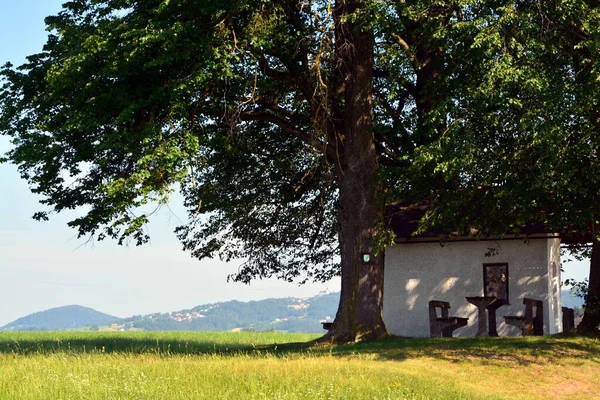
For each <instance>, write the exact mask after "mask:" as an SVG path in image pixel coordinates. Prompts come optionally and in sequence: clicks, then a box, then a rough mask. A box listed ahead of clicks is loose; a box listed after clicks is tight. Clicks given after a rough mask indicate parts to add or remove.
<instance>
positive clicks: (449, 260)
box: [383, 233, 562, 337]
mask: <svg viewBox="0 0 600 400" xmlns="http://www.w3.org/2000/svg"><path fill="white" fill-rule="evenodd" d="M384 268H385V269H384V292H383V319H384V322H385V324H386V327H387V329H388V331H389V332H390V333H391V334H393V335H398V336H410V337H429V334H430V331H429V305H428V304H429V301H430V300H441V301H446V302H449V303H450V306H451V308H450V310H449V313H450V315H451V316H457V317H467V318H469V322H468V325H467V326H465V327H462V328H458V329H456V330H455V331H454V333H453V336H475V335H476V333H477V324H478V310H477V307H476V306H474V305H472V304H470V303H469V302H468V301H467V300H466V299H465V297H471V296H496V297H498V298H501V299H505V300H506V302H507V303H508V304H506V305H503V306H501V307H499V308H498V309H497V311H496V317H497V319H496V321H497V331H498V334H499V335H500V336H516V335H520V334H521V331H520V330H519V329H517V328H516V327H515V326H511V325H507V324H505V322H504V318H503V316H505V315H524V312H525V306H524V305H523V298H525V297H527V298H533V299H536V300H542V301H543V313H544V334H554V333H558V332H562V308H561V307H562V302H561V294H560V282H561V280H560V239H559V238H558V235H555V234H544V233H534V234H529V235H525V236H519V237H516V236H512V237H503V238H502V239H489V238H488V239H479V240H475V239H472V238H455V239H452V240H447V241H445V242H443V243H440V239H439V237H438V236H435V237H427V236H425V237H418V238H415V237H406V236H405V237H402V235H400V236H399V237H398V238H397V240H396V244H395V245H393V246H390V247H388V248H387V249H386V251H385V266H384Z"/></svg>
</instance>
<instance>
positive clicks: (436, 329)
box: [429, 300, 469, 338]
mask: <svg viewBox="0 0 600 400" xmlns="http://www.w3.org/2000/svg"><path fill="white" fill-rule="evenodd" d="M438 308H439V309H441V314H442V315H441V317H440V316H438V313H437V309H438ZM449 308H450V303H448V302H447V301H439V300H431V301H430V302H429V332H430V335H431V337H432V338H438V337H452V332H453V331H454V330H455V329H458V328H460V327H462V326H465V325H467V324H468V323H469V318H463V317H455V316H452V317H450V316H448V309H449Z"/></svg>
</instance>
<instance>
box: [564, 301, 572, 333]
mask: <svg viewBox="0 0 600 400" xmlns="http://www.w3.org/2000/svg"><path fill="white" fill-rule="evenodd" d="M562 322H563V332H569V331H570V330H572V329H574V328H575V311H574V310H573V309H572V308H568V307H563V308H562Z"/></svg>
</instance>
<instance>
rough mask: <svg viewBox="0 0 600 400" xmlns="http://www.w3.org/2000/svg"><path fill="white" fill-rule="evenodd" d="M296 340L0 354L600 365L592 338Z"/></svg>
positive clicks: (162, 337)
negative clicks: (562, 361) (578, 362)
mask: <svg viewBox="0 0 600 400" xmlns="http://www.w3.org/2000/svg"><path fill="white" fill-rule="evenodd" d="M290 338H294V336H291V335H287V336H286V334H278V335H277V334H276V335H268V334H264V335H261V334H260V333H258V334H253V335H250V334H243V333H242V334H227V333H219V334H208V333H204V334H197V335H196V334H189V333H178V332H170V333H168V334H165V333H149V332H143V333H141V332H132V333H81V332H76V333H71V334H70V333H65V332H59V333H53V332H46V333H36V334H23V333H0V354H3V353H4V354H20V355H30V354H52V353H69V354H79V353H82V354H90V353H91V354H94V353H128V354H156V355H160V356H171V355H201V354H209V355H224V356H226V355H250V356H266V355H269V356H275V357H287V356H293V355H294V354H298V355H305V354H310V355H312V356H333V357H352V356H370V357H373V358H374V359H378V360H395V361H401V360H406V359H411V358H419V357H431V358H435V359H442V360H448V361H451V362H464V361H472V362H478V363H490V364H493V363H502V364H506V363H507V362H508V363H513V364H517V365H526V364H536V363H547V362H552V361H556V360H559V359H564V358H569V359H572V360H579V359H581V360H591V361H593V362H596V363H600V339H599V338H598V337H591V336H589V337H588V336H575V335H555V336H543V337H510V338H509V337H500V338H479V337H475V338H447V339H421V338H403V337H390V338H387V339H385V340H381V341H377V342H369V343H358V344H350V345H343V346H340V345H330V344H326V343H322V342H318V341H309V342H300V343H289V340H290ZM292 340H293V339H292ZM278 342H279V343H278Z"/></svg>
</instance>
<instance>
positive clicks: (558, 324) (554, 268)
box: [548, 239, 563, 334]
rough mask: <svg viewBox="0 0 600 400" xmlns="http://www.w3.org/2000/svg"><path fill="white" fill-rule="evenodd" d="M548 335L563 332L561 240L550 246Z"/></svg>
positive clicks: (552, 242) (556, 240)
mask: <svg viewBox="0 0 600 400" xmlns="http://www.w3.org/2000/svg"><path fill="white" fill-rule="evenodd" d="M548 260H549V263H548V268H549V269H548V276H549V279H548V293H549V301H548V316H549V324H548V333H550V334H555V333H559V332H562V331H563V326H562V298H561V294H560V284H561V277H560V240H558V239H554V240H552V241H551V242H550V243H549V246H548Z"/></svg>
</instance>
